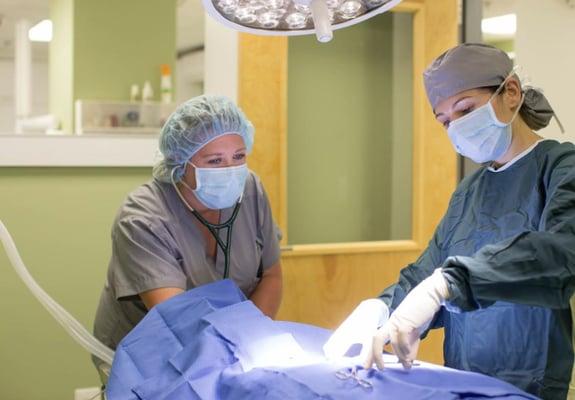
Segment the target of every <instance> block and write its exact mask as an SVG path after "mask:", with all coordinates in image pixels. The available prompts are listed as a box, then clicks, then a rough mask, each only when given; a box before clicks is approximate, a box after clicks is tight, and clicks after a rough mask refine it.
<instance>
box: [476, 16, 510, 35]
mask: <svg viewBox="0 0 575 400" xmlns="http://www.w3.org/2000/svg"><path fill="white" fill-rule="evenodd" d="M481 32H483V33H484V34H488V35H498V36H513V35H515V32H517V15H515V14H506V15H500V16H498V17H491V18H484V19H483V20H482V21H481Z"/></svg>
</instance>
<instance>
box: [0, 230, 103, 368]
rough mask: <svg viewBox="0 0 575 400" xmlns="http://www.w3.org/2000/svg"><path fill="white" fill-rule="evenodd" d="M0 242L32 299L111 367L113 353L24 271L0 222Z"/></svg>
mask: <svg viewBox="0 0 575 400" xmlns="http://www.w3.org/2000/svg"><path fill="white" fill-rule="evenodd" d="M0 240H1V241H2V244H3V245H4V250H6V254H7V255H8V259H9V260H10V262H11V263H12V267H14V270H15V271H16V273H17V274H18V276H19V277H20V279H22V281H23V282H24V284H25V285H26V286H27V287H28V289H29V290H30V291H31V292H32V294H33V295H34V297H36V299H38V301H39V302H40V303H41V304H42V305H43V306H44V308H46V310H48V312H49V313H50V314H51V315H52V317H54V319H55V320H56V321H58V323H59V324H60V325H62V327H63V328H64V330H66V332H68V334H69V335H70V336H71V337H72V338H73V339H74V340H75V341H76V342H78V343H79V344H80V346H82V347H83V348H84V349H86V350H88V351H89V352H90V353H92V354H93V355H95V356H96V357H98V358H99V359H101V360H102V361H105V362H106V363H108V364H109V365H112V360H113V359H114V351H113V350H112V349H110V348H109V347H108V346H106V345H104V344H103V343H102V342H100V341H99V340H98V339H96V338H95V337H94V336H93V335H92V334H91V333H90V332H88V331H87V330H86V328H84V326H82V324H80V323H79V322H78V321H77V320H76V319H75V318H74V317H72V315H70V313H69V312H68V311H66V310H65V309H64V308H62V306H61V305H60V304H58V303H56V301H54V299H52V298H51V297H50V296H49V295H48V293H46V292H45V291H44V289H42V288H41V287H40V285H38V283H36V281H35V280H34V278H32V275H30V272H28V270H27V269H26V266H25V265H24V262H23V261H22V258H21V257H20V254H19V253H18V249H17V248H16V245H15V244H14V240H12V236H10V233H9V232H8V230H7V229H6V227H5V226H4V224H3V223H2V221H0Z"/></svg>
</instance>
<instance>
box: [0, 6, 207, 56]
mask: <svg viewBox="0 0 575 400" xmlns="http://www.w3.org/2000/svg"><path fill="white" fill-rule="evenodd" d="M95 1H97V0H95ZM176 1H177V15H176V29H177V32H176V46H177V49H178V51H180V50H185V49H188V48H191V47H197V46H201V45H203V43H204V10H203V6H202V1H201V0H176ZM49 3H50V0H0V58H13V53H14V24H15V22H16V21H17V20H19V19H22V18H26V19H28V20H30V22H31V23H32V24H35V23H37V22H39V21H41V20H42V19H46V18H48V16H49V12H50V10H49ZM47 52H48V45H47V44H43V43H34V44H33V55H34V57H47Z"/></svg>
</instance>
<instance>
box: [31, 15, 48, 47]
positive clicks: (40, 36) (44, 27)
mask: <svg viewBox="0 0 575 400" xmlns="http://www.w3.org/2000/svg"><path fill="white" fill-rule="evenodd" d="M28 39H30V40H31V41H32V42H49V41H51V40H52V21H50V20H49V19H44V20H42V21H40V22H38V23H37V24H36V25H34V26H33V27H32V28H30V30H29V31H28Z"/></svg>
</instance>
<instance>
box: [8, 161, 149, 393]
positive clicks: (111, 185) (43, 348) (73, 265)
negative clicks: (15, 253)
mask: <svg viewBox="0 0 575 400" xmlns="http://www.w3.org/2000/svg"><path fill="white" fill-rule="evenodd" d="M150 176H151V170H150V169H149V168H0V193H1V194H2V196H1V199H2V200H1V201H0V219H1V220H2V221H3V222H4V224H5V225H6V227H7V228H8V230H9V231H10V233H11V234H12V236H13V238H14V241H15V242H16V245H17V247H18V249H19V251H20V253H21V255H22V258H23V260H24V263H25V264H26V265H27V267H28V268H29V270H30V273H31V274H32V276H33V277H34V278H35V279H36V280H37V282H38V283H39V284H40V286H42V287H43V288H44V290H46V291H47V292H48V293H49V294H50V295H51V296H52V297H53V298H54V299H55V300H56V301H57V302H59V303H60V304H61V305H62V306H63V307H64V308H65V309H66V310H68V311H69V312H70V313H71V314H72V315H73V316H74V317H76V318H77V319H78V320H79V321H80V322H81V323H82V324H83V325H84V326H85V327H86V328H88V329H89V330H90V331H91V330H92V323H93V318H94V315H95V311H96V307H97V304H98V299H99V295H100V290H101V289H102V287H103V284H104V279H105V275H106V270H107V263H108V259H109V256H110V248H111V246H110V229H111V224H112V221H113V219H114V216H115V213H116V211H117V209H118V208H119V206H120V204H121V202H122V200H123V199H124V197H125V196H126V195H127V194H128V193H129V192H130V191H131V190H133V189H134V188H136V187H137V186H139V185H140V184H141V183H143V182H145V181H147V180H148V179H150ZM0 291H1V293H2V301H1V302H0V315H2V318H3V322H2V323H0V360H1V362H2V368H1V370H2V372H1V373H0V399H6V400H43V399H45V400H55V399H63V400H65V399H73V393H74V389H75V388H81V387H93V386H98V385H99V380H98V376H97V373H96V371H95V369H94V368H93V366H92V363H91V361H90V358H89V355H88V353H87V352H86V351H84V350H83V349H82V348H81V347H80V346H79V345H78V344H76V342H74V341H73V340H72V339H71V338H70V337H69V336H68V334H67V333H66V332H65V331H64V330H63V329H62V328H61V327H60V325H58V324H57V323H56V322H55V320H54V319H52V317H51V316H50V315H49V314H48V312H47V311H46V310H45V309H44V308H43V307H42V306H41V305H40V303H39V302H38V301H37V300H36V299H35V298H34V297H33V296H32V294H31V293H30V292H29V291H28V289H27V288H26V287H25V286H24V284H23V283H22V282H21V281H20V280H19V278H18V277H17V276H16V273H15V272H14V270H13V269H12V266H11V265H10V264H9V262H8V259H7V257H6V254H5V253H4V249H3V247H2V246H0Z"/></svg>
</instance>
